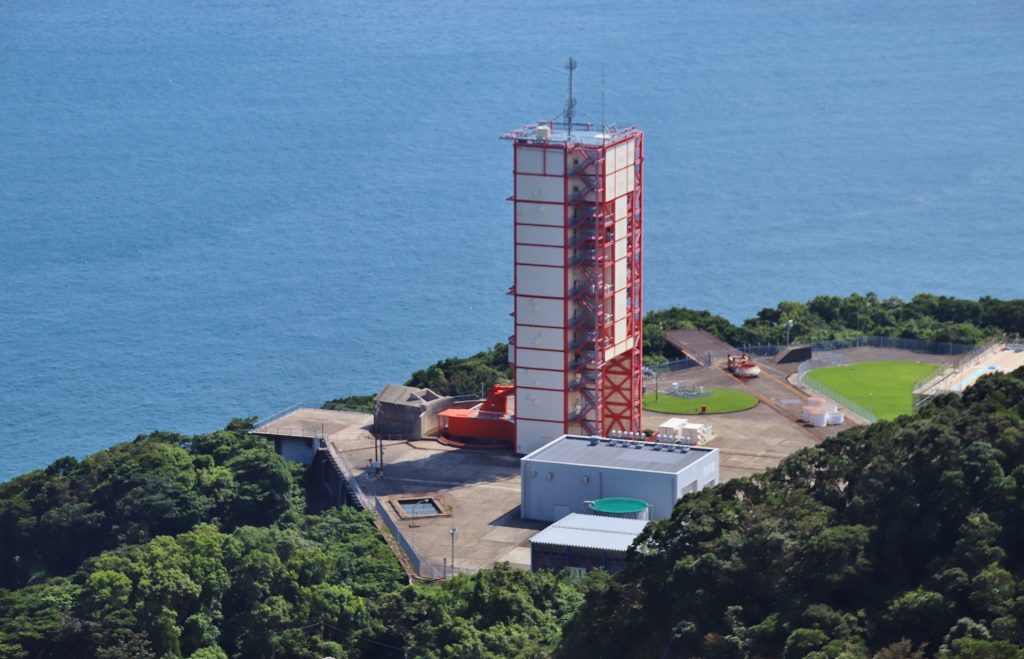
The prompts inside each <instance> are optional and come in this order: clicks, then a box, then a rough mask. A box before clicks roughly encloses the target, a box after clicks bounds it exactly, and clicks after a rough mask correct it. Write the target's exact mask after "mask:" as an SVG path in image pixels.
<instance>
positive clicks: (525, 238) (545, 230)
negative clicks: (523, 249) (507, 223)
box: [516, 224, 565, 247]
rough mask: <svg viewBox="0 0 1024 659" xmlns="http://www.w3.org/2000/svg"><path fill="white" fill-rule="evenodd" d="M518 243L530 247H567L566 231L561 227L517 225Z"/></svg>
mask: <svg viewBox="0 0 1024 659" xmlns="http://www.w3.org/2000/svg"><path fill="white" fill-rule="evenodd" d="M516 242H517V243H520V244H529V245H548V246H551V247H562V246H563V245H565V231H564V230H563V229H562V228H560V227H538V226H533V225H530V224H517V225H516Z"/></svg>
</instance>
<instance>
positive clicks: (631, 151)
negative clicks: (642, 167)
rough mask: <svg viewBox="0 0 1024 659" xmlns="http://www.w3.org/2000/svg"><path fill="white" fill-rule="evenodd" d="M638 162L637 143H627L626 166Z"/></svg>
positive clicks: (631, 141)
mask: <svg viewBox="0 0 1024 659" xmlns="http://www.w3.org/2000/svg"><path fill="white" fill-rule="evenodd" d="M635 162H636V142H635V141H634V140H630V141H628V142H626V164H627V165H632V164H633V163H635Z"/></svg>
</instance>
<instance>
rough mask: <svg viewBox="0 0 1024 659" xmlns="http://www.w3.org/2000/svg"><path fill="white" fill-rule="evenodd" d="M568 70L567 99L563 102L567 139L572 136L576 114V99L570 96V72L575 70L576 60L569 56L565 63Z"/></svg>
mask: <svg viewBox="0 0 1024 659" xmlns="http://www.w3.org/2000/svg"><path fill="white" fill-rule="evenodd" d="M565 68H566V70H567V71H569V100H567V101H566V102H565V123H566V124H567V125H568V133H567V140H568V139H569V138H571V137H572V120H573V117H575V116H576V99H575V98H573V97H572V72H573V71H575V70H576V60H574V59H573V58H571V57H570V58H569V61H568V62H566V63H565Z"/></svg>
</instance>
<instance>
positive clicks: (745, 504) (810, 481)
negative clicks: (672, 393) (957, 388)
mask: <svg viewBox="0 0 1024 659" xmlns="http://www.w3.org/2000/svg"><path fill="white" fill-rule="evenodd" d="M1022 415H1024V369H1021V370H1018V371H1017V372H1016V373H1014V374H1012V375H997V376H987V377H983V378H981V379H980V380H979V381H978V383H977V384H976V385H975V386H973V387H972V388H970V389H969V390H968V391H967V392H966V393H965V394H964V397H963V399H960V398H958V397H956V396H955V395H952V394H950V395H947V396H945V397H942V398H940V399H938V400H937V401H936V402H934V403H933V404H931V405H929V406H926V407H925V408H924V410H923V411H922V413H921V414H920V415H918V416H913V417H911V416H905V417H901V418H899V419H897V420H896V421H888V422H887V421H883V422H880V423H877V424H874V425H872V426H868V427H861V428H856V429H853V430H848V431H846V432H844V433H842V434H840V435H839V436H837V437H836V438H834V439H831V440H828V441H826V442H824V443H823V444H821V445H820V447H816V448H813V449H805V450H802V451H800V452H798V453H795V454H793V455H792V456H790V457H789V458H787V459H785V460H784V461H783V462H782V463H781V464H780V465H779V467H778V468H776V469H773V470H769V471H767V472H765V473H763V474H758V475H756V476H754V477H751V478H745V479H737V480H732V481H729V482H727V483H725V484H723V485H720V486H718V487H716V488H714V489H711V490H705V491H703V492H700V493H698V494H695V495H690V496H687V497H685V498H683V499H682V500H681V501H680V502H679V503H678V504H677V506H676V508H675V510H674V511H673V514H672V517H671V519H669V520H666V521H663V522H658V523H655V524H651V525H649V526H648V527H647V530H646V531H645V532H644V534H643V535H642V536H641V538H640V539H639V540H638V544H637V545H636V546H635V547H634V548H633V550H632V560H631V564H630V567H629V569H628V571H627V572H626V573H624V574H623V575H621V576H620V577H619V578H617V579H616V580H615V581H614V582H613V583H612V586H611V587H610V588H608V589H607V590H606V591H604V592H600V593H594V594H592V595H591V597H590V598H589V599H588V600H587V602H586V603H585V604H584V605H583V607H581V609H580V612H579V613H578V614H577V616H576V618H575V619H574V620H573V621H572V622H571V623H570V624H569V626H568V628H567V630H566V634H565V637H564V638H563V640H562V643H561V646H560V656H562V657H566V658H568V657H588V658H589V657H598V656H600V657H654V656H683V657H689V656H693V657H778V656H781V657H794V658H795V657H819V658H823V657H870V656H877V657H908V656H913V653H914V652H921V653H923V654H927V655H936V654H937V655H939V656H945V657H1022V656H1024V626H1022V620H1024V422H1022ZM666 651H667V654H663V652H666Z"/></svg>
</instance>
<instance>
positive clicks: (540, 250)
mask: <svg viewBox="0 0 1024 659" xmlns="http://www.w3.org/2000/svg"><path fill="white" fill-rule="evenodd" d="M564 260H565V250H564V249H562V248H561V247H537V246H536V245H520V246H518V247H517V248H516V263H529V264H532V265H557V266H561V265H564Z"/></svg>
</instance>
